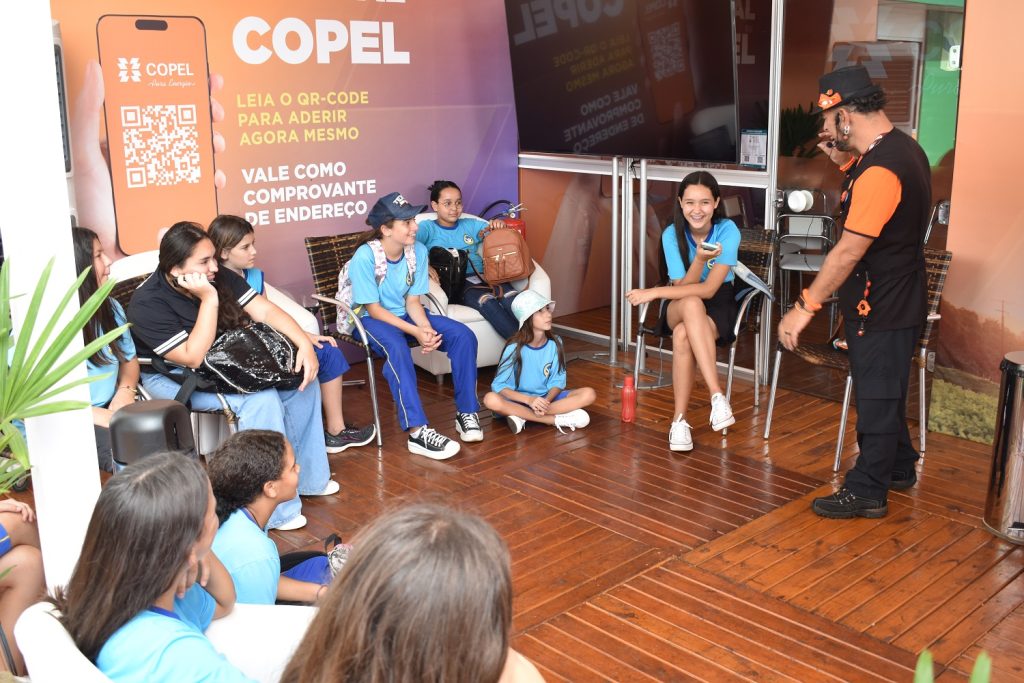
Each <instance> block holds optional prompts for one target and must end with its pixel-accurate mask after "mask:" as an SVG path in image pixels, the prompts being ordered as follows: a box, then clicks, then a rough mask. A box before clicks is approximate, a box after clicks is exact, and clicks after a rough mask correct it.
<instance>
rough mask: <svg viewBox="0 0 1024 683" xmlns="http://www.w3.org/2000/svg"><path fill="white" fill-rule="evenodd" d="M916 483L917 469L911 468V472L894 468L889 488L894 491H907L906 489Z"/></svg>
mask: <svg viewBox="0 0 1024 683" xmlns="http://www.w3.org/2000/svg"><path fill="white" fill-rule="evenodd" d="M916 483H917V470H910V471H909V472H900V471H898V470H894V471H893V473H892V482H891V483H890V484H889V489H890V490H892V491H905V490H906V489H909V488H913V486H914V484H916Z"/></svg>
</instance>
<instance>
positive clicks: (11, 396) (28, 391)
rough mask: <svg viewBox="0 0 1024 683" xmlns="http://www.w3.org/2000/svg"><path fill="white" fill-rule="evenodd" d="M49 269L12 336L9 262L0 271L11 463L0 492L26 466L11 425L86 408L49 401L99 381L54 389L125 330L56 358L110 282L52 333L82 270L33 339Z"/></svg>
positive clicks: (3, 424)
mask: <svg viewBox="0 0 1024 683" xmlns="http://www.w3.org/2000/svg"><path fill="white" fill-rule="evenodd" d="M52 270H53V260H52V259H51V260H50V262H49V263H48V264H47V265H46V268H44V269H43V273H42V275H41V276H40V277H39V282H38V283H37V284H36V288H35V291H34V292H33V293H32V299H31V300H30V302H29V305H28V310H27V311H26V313H25V322H24V324H23V326H22V328H21V329H20V330H19V331H18V334H17V336H12V332H13V329H14V326H13V323H12V320H11V286H10V273H9V270H8V263H7V262H5V263H4V264H3V267H2V268H0V450H3V449H9V450H10V452H11V464H10V465H9V466H8V467H7V468H6V471H3V472H0V491H6V490H8V489H9V488H10V487H11V485H12V484H13V483H14V482H16V481H18V480H19V479H20V478H21V477H22V476H24V474H25V472H26V471H27V470H28V469H29V468H30V467H31V465H30V463H29V459H28V448H27V446H26V444H25V439H24V438H23V437H22V435H21V432H20V431H19V430H18V428H17V427H16V426H15V425H14V421H15V420H20V419H24V418H27V417H38V416H39V415H49V414H52V413H59V412H63V411H65V410H75V409H78V408H85V407H87V406H88V405H89V404H88V403H87V402H85V401H67V400H58V401H53V400H51V399H53V398H54V397H56V396H58V395H59V394H61V393H62V392H64V391H66V390H67V389H70V388H71V387H75V386H79V385H81V384H87V383H89V382H93V381H95V380H97V379H100V378H99V377H87V378H84V379H77V380H73V381H70V382H66V383H64V384H60V385H59V386H58V383H59V382H61V380H62V379H64V378H65V377H66V376H67V374H68V373H69V372H71V370H72V369H73V368H74V367H75V366H77V365H81V364H82V363H83V362H85V360H86V359H87V358H89V357H90V356H92V355H93V354H94V353H96V352H97V351H99V350H100V349H102V348H104V347H105V346H107V345H108V344H110V343H111V342H112V341H114V340H115V339H117V338H118V337H120V336H121V334H123V333H124V331H125V330H126V329H128V326H127V325H122V326H120V327H118V328H116V329H113V330H110V331H108V332H106V333H105V334H103V335H102V336H100V337H98V338H97V339H96V340H94V341H93V342H92V343H90V344H88V345H87V346H86V347H85V348H83V349H82V350H81V351H79V352H77V353H75V354H73V355H71V356H70V357H68V358H67V359H66V360H61V356H62V355H63V354H64V352H65V351H66V350H67V348H68V345H69V344H70V343H71V341H72V340H73V339H74V338H75V337H76V336H77V335H80V334H81V333H82V329H83V328H84V327H85V325H86V324H87V323H88V322H89V320H90V319H91V318H92V316H93V315H94V314H95V313H96V310H97V309H98V308H99V307H100V304H102V303H103V301H104V300H105V299H106V298H107V296H109V294H110V291H111V290H112V289H113V288H114V284H115V283H114V281H113V280H108V281H107V282H106V283H105V284H103V286H101V287H99V288H98V289H97V290H96V292H94V293H93V295H92V296H91V297H89V299H88V300H87V301H86V302H85V304H84V305H83V306H82V307H81V308H80V309H79V310H78V312H76V313H75V314H74V316H72V318H71V320H70V321H69V322H68V323H67V324H66V325H64V326H63V327H62V328H60V329H59V330H57V323H58V321H59V320H60V318H61V316H62V315H63V314H64V311H65V310H66V308H67V306H68V304H69V303H71V300H72V299H73V298H76V297H77V294H78V287H79V286H80V285H81V284H82V282H83V281H84V280H85V278H86V277H91V269H86V270H85V271H84V272H83V273H82V274H81V275H79V276H78V279H77V280H75V282H74V284H72V285H71V287H70V288H68V290H67V291H66V292H65V293H64V296H63V297H62V298H61V300H60V303H59V304H58V306H57V310H56V311H55V312H54V315H53V317H52V318H50V319H49V320H47V321H46V322H45V323H44V324H43V326H42V329H41V330H40V331H39V333H38V335H36V334H35V327H36V324H37V323H38V322H39V310H40V306H41V305H42V300H43V294H44V293H45V292H46V286H47V284H48V283H49V281H50V272H51V271H52ZM33 337H35V342H34V343H33V342H32V339H33ZM4 361H8V362H4Z"/></svg>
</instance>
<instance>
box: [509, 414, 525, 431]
mask: <svg viewBox="0 0 1024 683" xmlns="http://www.w3.org/2000/svg"><path fill="white" fill-rule="evenodd" d="M505 424H507V425H508V428H509V429H510V430H512V433H513V434H518V433H519V432H521V431H523V429H524V428H525V427H526V420H524V419H523V418H521V417H519V416H517V415H509V416H508V417H506V418H505Z"/></svg>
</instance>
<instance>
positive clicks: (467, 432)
mask: <svg viewBox="0 0 1024 683" xmlns="http://www.w3.org/2000/svg"><path fill="white" fill-rule="evenodd" d="M455 431H457V432H458V433H459V438H460V439H462V440H463V441H483V440H484V430H482V429H480V418H479V417H477V414H476V413H455Z"/></svg>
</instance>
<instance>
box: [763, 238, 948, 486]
mask: <svg viewBox="0 0 1024 683" xmlns="http://www.w3.org/2000/svg"><path fill="white" fill-rule="evenodd" d="M924 257H925V271H926V273H927V277H928V315H927V318H926V320H925V324H924V326H923V327H922V328H921V336H920V337H919V338H918V352H917V354H916V355H915V357H914V361H915V362H916V363H917V366H918V387H917V395H918V419H919V421H920V424H919V432H920V442H921V453H922V455H923V454H924V450H925V434H926V433H927V431H928V422H927V415H926V414H925V413H926V410H927V406H926V405H925V365H926V360H927V358H928V344H929V342H930V341H931V336H932V332H933V331H934V329H935V323H936V322H938V320H939V319H940V318H941V317H942V316H941V315H939V303H940V302H941V301H942V289H943V287H945V284H946V273H947V272H949V263H950V261H951V260H952V259H953V254H952V252H949V251H943V250H940V249H929V248H927V247H926V248H925V250H924ZM842 329H843V324H842V319H841V318H840V320H839V324H838V325H837V326H836V330H835V332H834V333H833V335H832V337H831V338H830V339H829V340H828V341H827V342H824V343H820V344H801V345H800V346H798V347H796V348H795V349H794V350H793V351H792V352H791V353H792V354H793V355H794V356H796V357H797V358H800V359H801V360H803V361H805V362H807V363H810V364H811V365H818V366H821V367H826V368H832V369H833V370H839V371H840V372H844V373H846V386H845V388H844V390H843V410H842V413H841V415H840V418H839V433H838V435H837V436H836V453H835V461H834V462H833V464H832V470H833V471H834V472H838V471H839V463H840V460H841V459H842V454H843V435H844V434H845V432H846V418H847V416H848V415H849V412H850V395H851V393H852V392H853V376H852V375H851V374H850V357H849V355H847V353H846V351H844V350H840V349H837V348H836V347H835V344H834V343H833V342H834V341H835V340H836V339H837V338H838V337H839V336H840V334H841V331H842ZM785 350H786V349H785V347H783V346H782V344H778V345H777V346H776V349H775V364H774V369H773V371H772V385H771V391H770V392H769V394H768V417H767V418H766V419H765V425H764V438H766V439H767V438H768V436H769V434H770V433H771V428H772V413H773V412H774V411H775V390H776V388H777V387H778V384H779V369H780V368H781V366H782V353H783V351H785Z"/></svg>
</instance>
